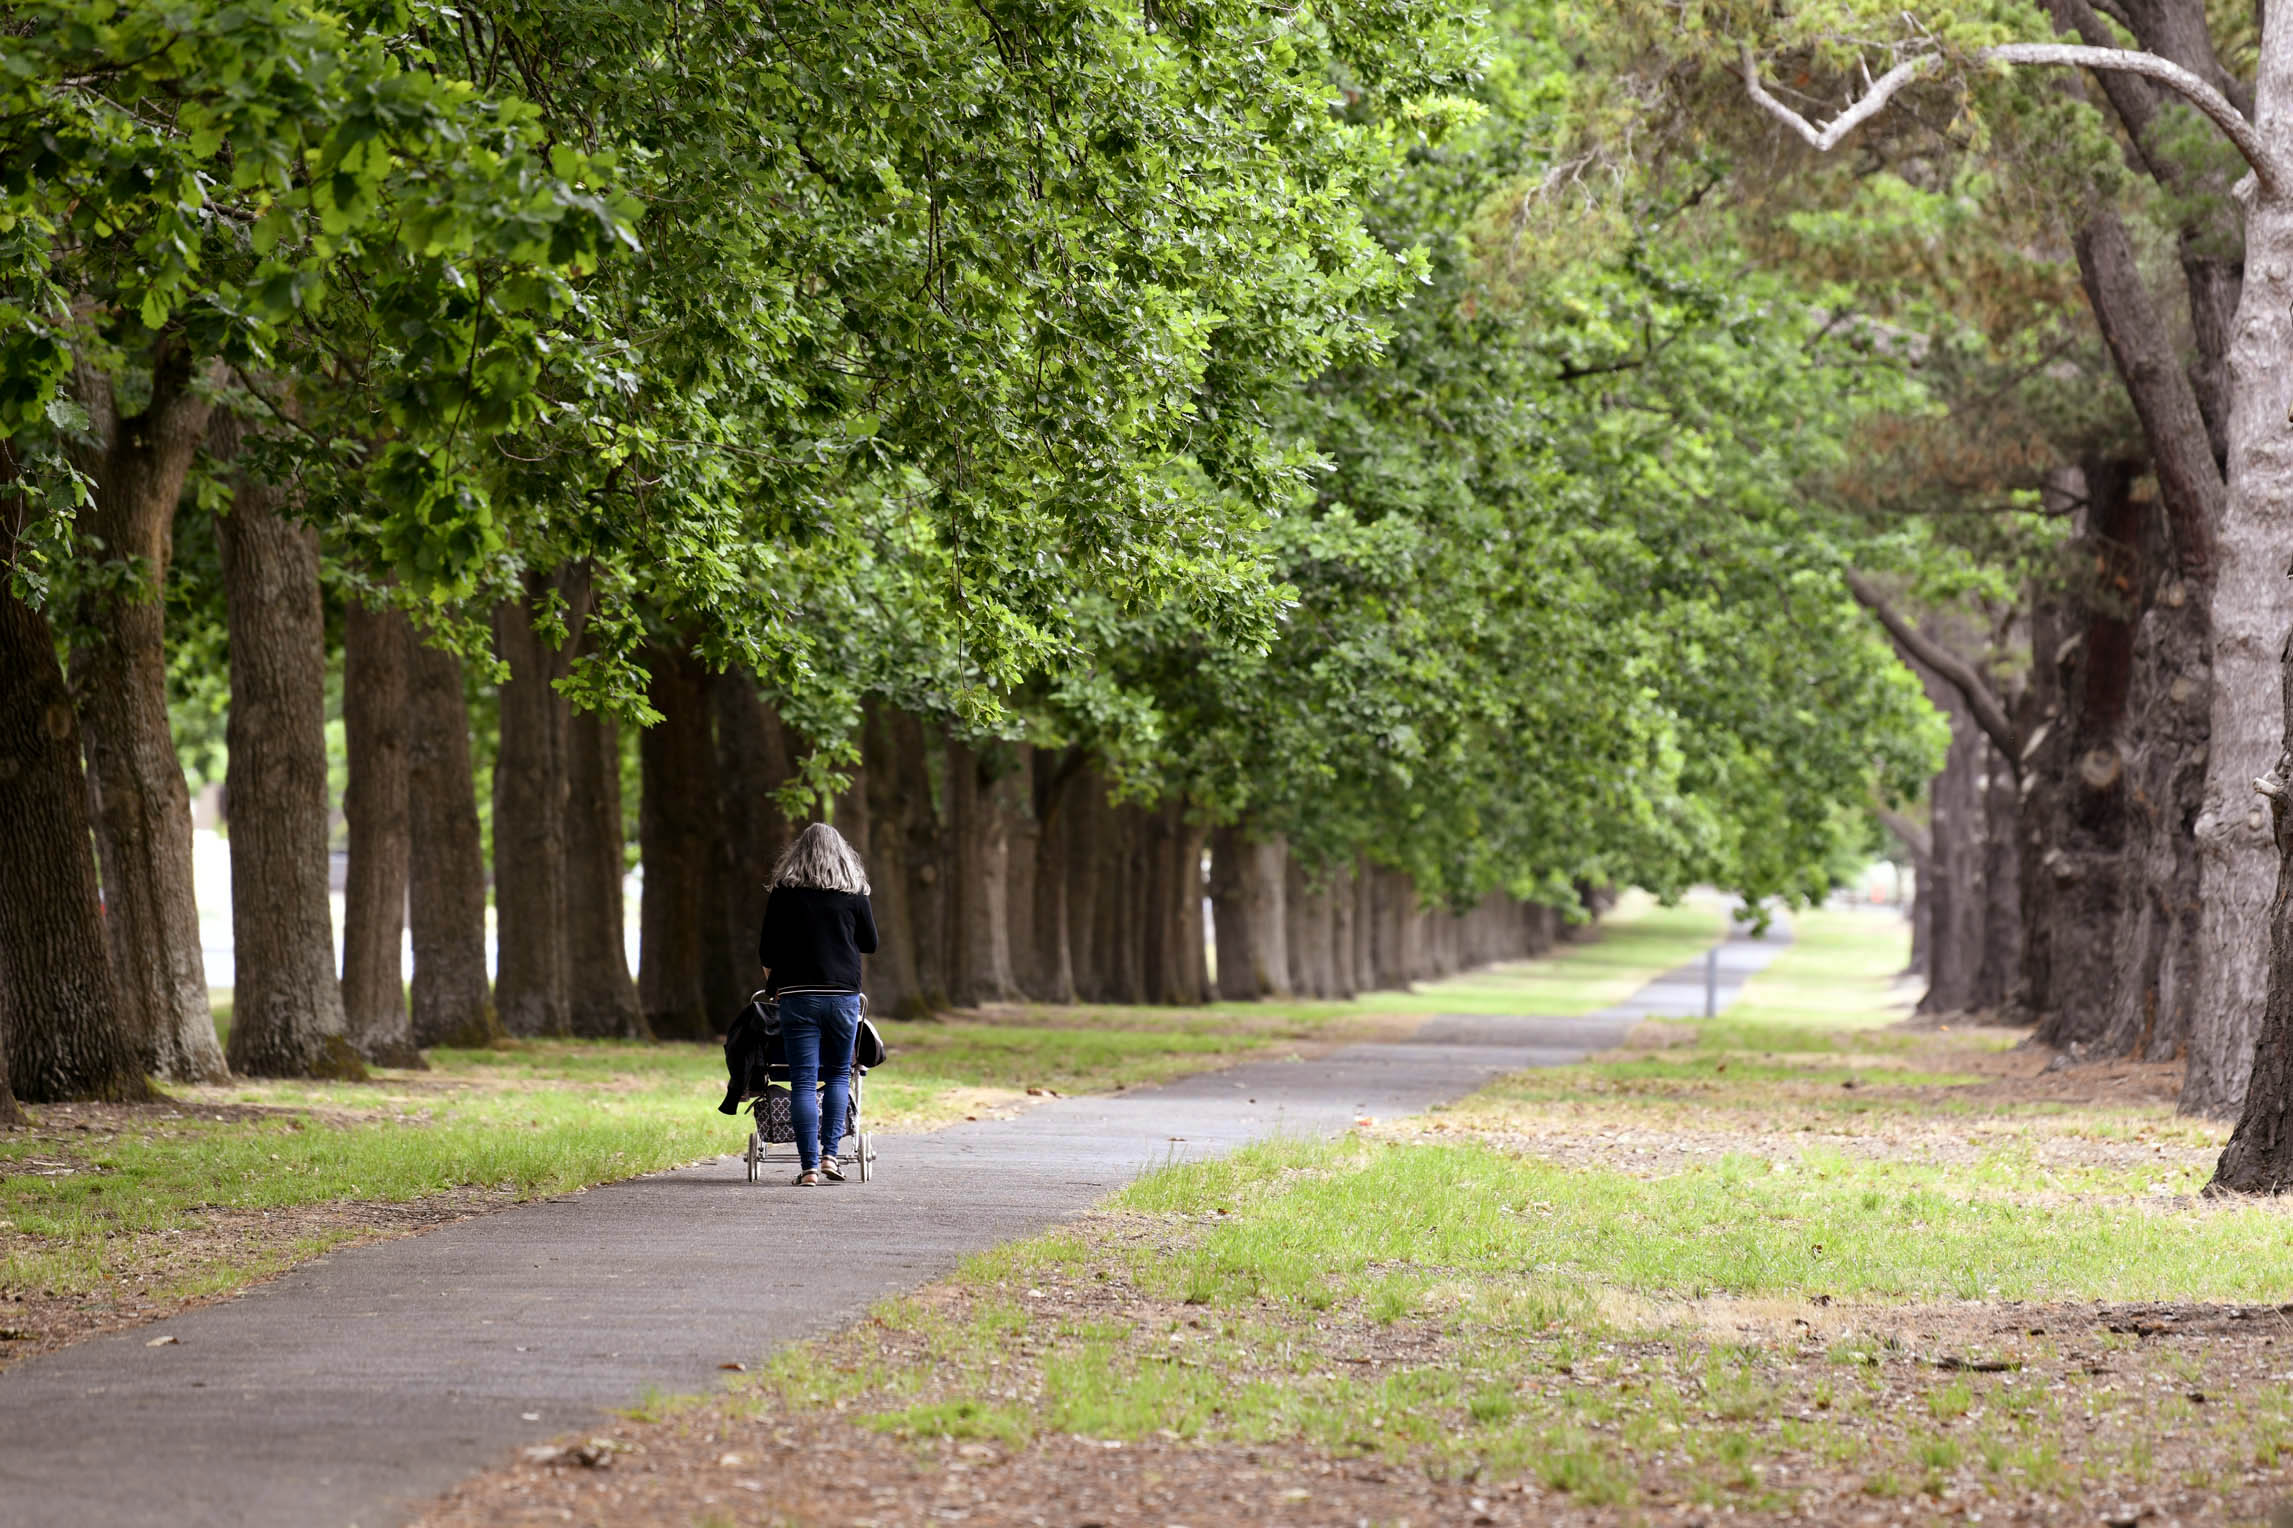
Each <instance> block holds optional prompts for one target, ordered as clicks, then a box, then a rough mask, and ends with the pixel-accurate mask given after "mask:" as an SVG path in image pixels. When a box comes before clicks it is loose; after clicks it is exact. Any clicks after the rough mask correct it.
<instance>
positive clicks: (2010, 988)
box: [1974, 739, 2022, 1014]
mask: <svg viewBox="0 0 2293 1528" xmlns="http://www.w3.org/2000/svg"><path fill="white" fill-rule="evenodd" d="M1980 786H1981V793H1982V794H1981V800H1982V814H1983V880H1982V885H1983V935H1982V963H1981V964H1980V965H1979V966H1978V967H1976V970H1975V999H1974V1006H1975V1007H1976V1009H1977V1010H1979V1011H1981V1012H1983V1013H1993V1014H1995V1013H2001V1012H2003V1011H2004V1010H2005V1009H2006V1008H2007V1006H2008V1004H2009V1003H2011V1002H2012V1001H2013V998H2014V991H2015V980H2016V977H2017V976H2018V975H2019V974H2020V971H2021V964H2022V937H2021V936H2022V890H2021V884H2020V881H2021V878H2020V876H2019V875H2018V874H2017V871H2018V869H2019V868H2020V867H2019V864H2018V861H2017V856H2016V852H2015V841H2014V826H2015V815H2016V807H2017V806H2018V802H2017V800H2016V796H2017V791H2016V787H2015V778H2014V769H2013V766H2012V765H2010V764H2009V763H2008V762H2007V759H2006V756H2005V755H2004V754H2001V753H2000V752H1999V751H1998V749H1996V748H1994V747H1992V746H1991V745H1990V743H1989V740H1988V739H1985V740H1984V744H1983V749H1982V776H1981V780H1980Z"/></svg>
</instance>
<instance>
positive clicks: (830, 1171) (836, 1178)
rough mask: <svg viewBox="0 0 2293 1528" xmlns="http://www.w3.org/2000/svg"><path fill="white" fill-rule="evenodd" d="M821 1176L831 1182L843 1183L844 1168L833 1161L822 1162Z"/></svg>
mask: <svg viewBox="0 0 2293 1528" xmlns="http://www.w3.org/2000/svg"><path fill="white" fill-rule="evenodd" d="M820 1176H821V1177H823V1178H826V1179H827V1180H828V1181H829V1182H830V1183H842V1182H843V1181H844V1169H843V1168H841V1167H838V1166H837V1165H836V1164H835V1163H833V1162H823V1163H821V1164H820Z"/></svg>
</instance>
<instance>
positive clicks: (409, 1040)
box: [342, 602, 425, 1067]
mask: <svg viewBox="0 0 2293 1528" xmlns="http://www.w3.org/2000/svg"><path fill="white" fill-rule="evenodd" d="M342 628H343V634H342V649H343V658H342V727H343V746H344V752H345V754H346V755H347V758H348V763H349V779H348V781H347V782H346V783H345V785H344V787H343V793H342V814H343V818H344V821H345V824H346V826H347V828H348V831H349V837H350V863H349V867H348V872H347V875H346V877H345V879H344V883H343V898H342V902H343V919H342V922H343V928H342V1010H343V1025H344V1030H343V1033H344V1034H345V1035H346V1036H347V1037H348V1039H349V1040H350V1044H351V1048H352V1049H354V1050H356V1051H357V1052H358V1053H359V1054H360V1055H361V1056H364V1057H365V1058H366V1059H367V1060H368V1061H370V1062H373V1063H374V1064H375V1065H377V1066H398V1067H419V1066H423V1065H425V1063H424V1062H423V1060H422V1053H421V1052H420V1051H418V1050H416V1049H415V1048H414V1028H413V1024H412V1021H411V1020H410V1019H409V1018H408V1017H407V1013H406V973H405V969H404V962H405V938H406V881H407V875H408V873H409V867H410V854H411V845H412V839H411V838H410V837H409V836H408V817H407V738H406V726H407V695H406V664H407V659H408V655H409V654H410V652H411V651H412V647H413V642H414V631H413V628H412V627H411V626H410V625H408V624H407V620H406V617H405V616H403V615H401V614H400V613H399V612H398V611H396V610H393V609H390V608H388V607H384V608H382V609H379V610H369V609H367V608H366V607H365V606H363V605H360V604H357V603H356V602H353V603H351V604H349V605H347V606H345V607H344V609H343V621H342Z"/></svg>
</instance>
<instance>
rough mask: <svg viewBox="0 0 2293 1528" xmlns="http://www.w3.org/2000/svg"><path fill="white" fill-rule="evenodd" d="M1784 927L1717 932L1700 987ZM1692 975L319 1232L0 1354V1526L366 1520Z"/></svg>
mask: <svg viewBox="0 0 2293 1528" xmlns="http://www.w3.org/2000/svg"><path fill="white" fill-rule="evenodd" d="M1786 942H1787V935H1786V934H1785V933H1784V932H1783V930H1782V929H1781V928H1780V927H1779V928H1777V929H1775V930H1772V931H1771V932H1770V933H1769V935H1768V936H1767V937H1766V938H1764V939H1758V940H1754V939H1750V938H1747V937H1744V936H1741V935H1737V936H1734V937H1731V938H1729V939H1728V940H1726V941H1725V942H1723V943H1722V945H1721V946H1720V972H1719V992H1718V997H1719V1001H1720V1003H1721V1004H1722V1005H1723V1006H1724V1005H1725V1004H1727V1003H1729V1002H1731V1001H1733V999H1734V998H1735V996H1736V994H1737V992H1738V991H1739V990H1740V989H1741V987H1742V984H1743V982H1744V980H1745V979H1746V978H1747V977H1749V976H1750V975H1751V974H1752V973H1753V972H1754V971H1756V970H1758V969H1759V968H1760V967H1762V966H1764V965H1766V964H1767V963H1768V962H1769V961H1770V960H1772V959H1774V957H1775V956H1776V955H1777V954H1778V953H1779V952H1780V951H1781V949H1782V948H1783V946H1784V945H1785V943H1786ZM1703 982H1704V965H1703V962H1702V961H1696V962H1692V963H1691V964H1689V965H1686V966H1682V967H1680V968H1679V969H1677V970H1675V971H1672V972H1668V973H1666V974H1665V975H1664V976H1661V977H1659V978H1657V979H1656V980H1655V981H1654V982H1651V983H1649V984H1648V985H1647V986H1646V987H1644V988H1643V989H1642V990H1641V991H1640V992H1639V993H1637V994H1635V995H1634V996H1633V997H1632V998H1630V999H1627V1000H1626V1001H1625V1002H1623V1003H1620V1004H1618V1005H1616V1006H1615V1007H1612V1008H1608V1009H1604V1010H1601V1011H1600V1012H1598V1013H1593V1014H1587V1015H1584V1016H1582V1017H1578V1018H1569V1019H1554V1018H1530V1017H1523V1018H1504V1017H1488V1016H1473V1017H1448V1016H1437V1017H1434V1018H1432V1019H1429V1020H1428V1021H1427V1022H1426V1023H1425V1024H1424V1025H1423V1026H1422V1027H1421V1028H1420V1029H1419V1030H1418V1031H1417V1032H1416V1033H1415V1034H1414V1035H1413V1036H1412V1037H1411V1038H1410V1039H1408V1040H1406V1041H1403V1042H1399V1043H1391V1044H1365V1045H1350V1046H1346V1047H1343V1048H1341V1049H1339V1050H1336V1051H1334V1052H1332V1053H1330V1054H1328V1055H1326V1056H1321V1057H1318V1058H1315V1059H1312V1060H1305V1061H1266V1062H1253V1063H1248V1064H1245V1065H1242V1066H1237V1067H1233V1068H1230V1069H1228V1070H1225V1071H1219V1072H1208V1073H1203V1074H1201V1075H1198V1076H1194V1077H1189V1078H1185V1079H1183V1080H1181V1081H1178V1082H1174V1083H1170V1084H1167V1085H1165V1086H1161V1087H1156V1088H1150V1089H1141V1090H1139V1091H1136V1092H1130V1093H1124V1094H1120V1095H1114V1096H1096V1097H1084V1098H1063V1099H1054V1100H1050V1101H1048V1102H1047V1103H1046V1104H1045V1105H1044V1106H1042V1107H1040V1108H1036V1109H1031V1110H1029V1111H1028V1112H1026V1113H1024V1114H1021V1115H1019V1116H1017V1117H1015V1118H1011V1119H1002V1120H992V1121H982V1122H979V1123H976V1124H966V1125H957V1126H951V1127H949V1128H947V1129H944V1130H940V1131H936V1132H933V1133H930V1134H925V1135H912V1136H887V1137H883V1138H882V1139H881V1161H880V1165H879V1176H878V1177H877V1179H876V1181H874V1182H872V1183H869V1184H866V1185H862V1184H860V1183H858V1182H856V1181H855V1182H853V1183H850V1184H847V1185H845V1186H843V1187H840V1188H825V1189H819V1190H807V1191H801V1192H800V1191H796V1190H792V1189H789V1188H787V1187H786V1183H785V1179H786V1177H787V1176H788V1174H787V1173H785V1172H781V1173H778V1174H777V1175H776V1176H775V1177H773V1178H772V1179H769V1180H767V1182H765V1183H762V1184H758V1185H755V1186H753V1187H752V1186H751V1185H749V1184H748V1183H746V1182H745V1181H744V1170H743V1167H742V1164H741V1160H740V1158H739V1157H738V1156H737V1155H734V1156H728V1157H723V1158H718V1159H716V1160H713V1161H710V1162H704V1163H701V1164H700V1165H698V1166H695V1167H690V1168H685V1169H682V1170H680V1171H676V1172H670V1173H662V1174H657V1175H655V1176H652V1177H647V1178H638V1179H631V1180H628V1181H625V1182H621V1183H614V1184H607V1185H604V1186H602V1187H599V1188H595V1189H591V1190H589V1191H587V1192H585V1193H581V1194H577V1195H570V1196H568V1197H566V1198H563V1199H556V1200H549V1201H545V1202H540V1203H536V1204H531V1205H525V1206H521V1207H519V1208H517V1209H514V1210H507V1211H504V1212H502V1213H500V1214H495V1215H489V1216H485V1217H483V1218H481V1219H476V1220H470V1221H464V1222H461V1223H458V1224H455V1225H451V1226H446V1227H442V1228H440V1229H438V1230H436V1231H432V1232H430V1233H428V1234H426V1235H422V1236H415V1237H407V1238H404V1239H401V1240H397V1241H387V1242H377V1243H369V1244H367V1245H363V1246H358V1247H353V1248H349V1249H346V1250H344V1251H341V1252H337V1253H333V1254H330V1255H328V1256H326V1257H323V1258H320V1259H318V1260H317V1261H315V1262H313V1263H310V1264H307V1265H305V1266H304V1267H302V1268H299V1269H297V1270H295V1271H294V1272H293V1273H290V1274H288V1275H286V1276H284V1277H282V1278H279V1279H277V1280H274V1281H273V1282H271V1283H269V1284H265V1285H261V1286H259V1287H257V1288H255V1289H252V1290H249V1291H248V1292H247V1293H246V1294H245V1295H243V1296H241V1297H240V1298H238V1299H235V1300H232V1301H229V1302H226V1303H224V1304H220V1305H215V1306H210V1307H208V1308H207V1309H204V1310H200V1311H194V1312H191V1313H188V1314H185V1315H182V1316H178V1317H175V1318H173V1319H172V1320H168V1321H164V1322H160V1323H157V1324H155V1325H153V1326H147V1327H142V1328H138V1329H136V1330H133V1331H129V1332H123V1333H118V1334H114V1335H112V1336H108V1337H101V1338H96V1339H93V1340H90V1341H88V1342H84V1343H81V1344H78V1345H76V1346H74V1347H71V1348H67V1349H65V1350H63V1351H60V1352H57V1353H54V1354H50V1355H48V1356H46V1357H43V1358H39V1359H35V1360H32V1361H31V1362H28V1363H26V1364H24V1365H23V1366H22V1367H21V1368H18V1369H16V1370H13V1371H11V1372H9V1373H7V1374H5V1375H0V1437H5V1438H6V1440H7V1441H6V1444H5V1445H4V1447H0V1525H6V1528H17V1525H22V1528H34V1525H39V1528H48V1525H54V1524H61V1523H75V1522H84V1523H105V1524H110V1525H116V1528H145V1525H149V1528H162V1525H164V1528H204V1525H215V1528H224V1525H231V1528H272V1525H276V1528H384V1525H386V1524H392V1523H398V1522H402V1521H404V1520H405V1519H406V1518H407V1517H408V1516H410V1515H411V1513H412V1510H413V1509H414V1507H415V1506H417V1505H418V1504H419V1503H421V1502H422V1501H423V1500H424V1499H426V1498H428V1497H430V1496H433V1495H436V1494H437V1493H439V1492H441V1491H443V1490H445V1489H446V1488H447V1487H449V1486H451V1485H452V1484H454V1483H455V1482H456V1481H457V1480H459V1479H461V1478H462V1477H464V1476H466V1475H468V1474H470V1473H472V1472H473V1471H476V1470H478V1469H480V1468H481V1467H483V1466H485V1465H487V1464H489V1463H490V1462H492V1461H494V1460H495V1459H497V1458H498V1457H499V1456H500V1455H501V1454H502V1453H503V1452H504V1451H505V1450H507V1449H508V1448H510V1447H511V1446H513V1445H516V1444H519V1443H525V1442H533V1441H536V1440H538V1439H542V1438H547V1437H550V1436H553V1435H555V1434H558V1433H561V1432H565V1431H567V1430H569V1429H573V1428H578V1427H580V1426H583V1425H585V1424H586V1423H587V1422H588V1421H589V1420H590V1419H592V1418H594V1417H595V1416H596V1415H597V1414H598V1413H599V1412H600V1411H602V1410H604V1409H606V1408H610V1407H616V1406H626V1405H629V1404H631V1403H633V1402H635V1401H636V1400H637V1399H638V1398H639V1397H640V1396H641V1394H642V1393H643V1392H644V1391H645V1390H647V1389H649V1388H658V1389H662V1390H667V1391H672V1392H678V1391H695V1390H700V1389H704V1388H706V1387H708V1386H709V1385H711V1384H713V1383H714V1382H715V1380H716V1378H717V1374H718V1371H719V1369H720V1367H721V1366H722V1365H724V1364H726V1363H731V1362H753V1361H754V1360H755V1359H756V1358H757V1357H758V1356H759V1355H760V1354H761V1353H763V1352H765V1351H766V1350H768V1349H770V1348H772V1347H775V1346H777V1345H779V1344H782V1343H787V1342H791V1341H795V1340H798V1339H801V1338H804V1337H808V1336H812V1335H815V1334H817V1333H820V1332H822V1331H826V1330H829V1329H831V1328H833V1327H835V1326H837V1325H840V1324H842V1323H844V1322H846V1321H849V1320H851V1319H852V1318H853V1317H854V1316H856V1315H857V1314H859V1313H860V1312H861V1311H863V1310H865V1309H866V1308H867V1306H868V1305H870V1304H871V1303H872V1302H874V1301H876V1300H878V1299H881V1298H883V1297H884V1296H886V1295H890V1294H895V1293H898V1292H901V1291H904V1290H908V1289H912V1288H915V1287H916V1286H918V1285H920V1284H923V1283H925V1282H927V1281H928V1280H930V1279H933V1278H936V1277H938V1276H940V1275H942V1274H944V1273H946V1272H947V1271H948V1270H950V1269H951V1268H953V1267H954V1265H955V1263H956V1262H957V1260H958V1259H959V1258H961V1257H962V1256H963V1255H965V1254H966V1253H970V1252H974V1251H978V1250H981V1249H984V1248H987V1247H991V1246H993V1245H995V1244H997V1243H999V1242H1003V1241H1007V1240H1010V1239H1012V1238H1015V1237H1020V1236H1025V1235H1029V1234H1032V1233H1034V1232H1036V1231H1039V1230H1041V1229H1043V1228H1044V1227H1046V1226H1048V1225H1051V1224H1054V1223H1056V1222H1057V1221H1059V1220H1062V1219H1064V1218H1066V1217H1068V1216H1070V1215H1073V1214H1075V1213H1076V1212H1078V1211H1080V1210H1082V1209H1083V1208H1085V1207H1086V1206H1088V1205H1090V1204H1091V1203H1093V1202H1095V1201H1096V1200H1098V1199H1100V1198H1101V1197H1103V1196H1104V1195H1106V1194H1107V1193H1109V1192H1111V1191H1112V1190H1114V1189H1116V1188H1118V1187H1120V1186H1121V1185H1122V1184H1124V1183H1126V1182H1128V1181H1129V1180H1130V1179H1131V1178H1133V1177H1135V1176H1137V1175H1138V1174H1139V1173H1141V1172H1143V1171H1146V1170H1148V1169H1150V1168H1153V1167H1155V1166H1158V1165H1160V1164H1162V1163H1164V1162H1166V1161H1169V1160H1172V1159H1174V1158H1179V1157H1193V1156H1206V1155H1215V1154H1218V1153H1221V1152H1226V1151H1230V1150H1232V1149H1234V1148H1235V1147H1237V1146H1241V1145H1244V1144H1246V1143H1248V1142H1250V1141H1253V1140H1259V1139H1263V1138H1265V1137H1268V1136H1272V1135H1278V1134H1285V1133H1287V1134H1291V1135H1327V1134H1334V1133H1336V1132H1338V1131H1341V1130H1344V1129H1345V1128H1346V1127H1347V1126H1349V1125H1350V1124H1351V1123H1352V1122H1353V1121H1354V1120H1355V1119H1356V1118H1357V1117H1359V1116H1362V1115H1370V1116H1375V1117H1380V1118H1383V1117H1390V1116H1393V1115H1399V1114H1409V1113H1415V1112H1417V1111H1419V1110H1422V1109H1425V1108H1427V1107H1429V1106H1431V1105H1433V1104H1436V1103H1442V1102H1446V1101H1449V1100H1452V1099H1455V1098H1458V1097H1460V1096H1462V1095H1463V1094H1465V1093H1467V1092H1470V1091H1472V1090H1473V1089H1474V1088H1476V1087H1478V1086H1480V1085H1481V1084H1482V1083H1483V1082H1485V1081H1487V1080H1488V1079H1489V1078H1491V1077H1494V1076H1497V1075H1500V1074H1502V1073H1505V1072H1509V1071H1517V1070H1519V1069H1521V1068H1524V1067H1532V1066H1555V1065H1562V1064H1566V1063H1568V1062H1572V1061H1575V1060H1578V1059H1580V1058H1582V1057H1583V1056H1584V1055H1585V1054H1587V1053H1589V1052H1592V1051H1596V1050H1601V1049H1605V1048H1607V1047H1609V1046H1612V1045H1614V1044H1616V1043H1617V1042H1619V1041H1620V1040H1621V1039H1622V1038H1623V1037H1624V1035H1625V1033H1626V1032H1627V1031H1628V1030H1630V1029H1631V1027H1632V1026H1633V1025H1634V1024H1635V1023H1637V1022H1639V1021H1640V1020H1641V1019H1643V1018H1647V1017H1651V1016H1656V1015H1667V1014H1669V1015H1688V1014H1695V1013H1700V1012H1701V1011H1702V1007H1703V999H1704V987H1703ZM726 1127H727V1131H728V1134H729V1133H730V1131H731V1130H732V1129H733V1124H732V1122H731V1121H729V1120H728V1121H727V1122H726ZM169 1337H172V1338H174V1339H176V1340H175V1341H174V1342H172V1343H167V1342H164V1341H163V1340H164V1339H166V1338H169ZM154 1343H162V1345H160V1346H153V1345H152V1344H154Z"/></svg>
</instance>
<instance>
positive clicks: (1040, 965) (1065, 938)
mask: <svg viewBox="0 0 2293 1528" xmlns="http://www.w3.org/2000/svg"><path fill="white" fill-rule="evenodd" d="M1030 752H1031V753H1032V755H1033V760H1034V767H1033V769H1032V770H1031V772H1030V774H1031V778H1030V780H1029V788H1030V790H1031V791H1032V793H1033V795H1034V800H1035V888H1034V889H1035V915H1034V917H1033V918H1032V919H1031V920H1030V923H1031V927H1032V930H1033V933H1034V936H1035V952H1034V963H1033V967H1032V969H1031V971H1030V973H1029V975H1028V976H1027V978H1026V979H1025V980H1024V981H1023V982H1022V985H1023V986H1025V987H1026V989H1027V990H1028V992H1029V994H1030V995H1032V996H1034V997H1036V998H1039V999H1040V1000H1042V1001H1043V1002H1046V1003H1072V1002H1074V1001H1075V994H1076V981H1075V958H1074V937H1073V929H1074V906H1075V893H1074V889H1073V886H1072V884H1071V881H1072V874H1071V872H1072V869H1073V866H1074V864H1075V854H1074V849H1073V846H1072V844H1071V842H1070V840H1071V838H1072V837H1073V834H1074V823H1075V818H1076V809H1075V806H1074V804H1073V803H1074V799H1075V795H1076V786H1077V782H1078V781H1079V779H1080V778H1081V772H1082V759H1083V756H1082V752H1081V750H1079V749H1075V748H1068V749H1064V750H1062V751H1060V752H1057V753H1054V752H1052V751H1050V750H1048V749H1043V748H1037V749H1033V750H1030Z"/></svg>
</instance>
